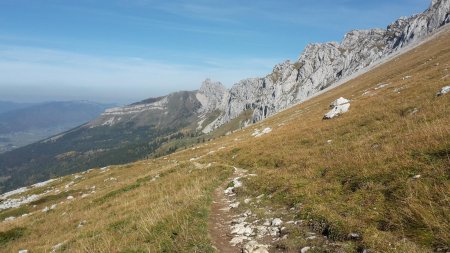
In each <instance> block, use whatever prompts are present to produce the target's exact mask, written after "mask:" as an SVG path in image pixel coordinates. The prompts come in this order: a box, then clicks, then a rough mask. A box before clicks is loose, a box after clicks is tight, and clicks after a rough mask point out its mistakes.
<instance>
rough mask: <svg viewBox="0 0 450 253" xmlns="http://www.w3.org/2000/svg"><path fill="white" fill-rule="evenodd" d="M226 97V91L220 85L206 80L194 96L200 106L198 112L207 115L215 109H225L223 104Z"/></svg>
mask: <svg viewBox="0 0 450 253" xmlns="http://www.w3.org/2000/svg"><path fill="white" fill-rule="evenodd" d="M227 95H228V90H227V88H225V86H223V84H222V83H220V82H213V81H211V79H206V80H205V81H204V82H203V84H202V86H201V87H200V89H199V90H198V92H197V93H196V95H195V96H196V98H197V100H198V101H199V102H200V103H201V104H202V107H201V108H200V110H199V111H200V112H201V113H208V112H212V111H214V110H217V109H222V110H223V109H225V107H224V103H223V102H224V98H225V97H226V96H227Z"/></svg>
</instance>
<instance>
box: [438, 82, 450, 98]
mask: <svg viewBox="0 0 450 253" xmlns="http://www.w3.org/2000/svg"><path fill="white" fill-rule="evenodd" d="M449 92H450V85H448V86H444V87H442V89H441V90H440V91H439V92H438V93H436V96H438V97H439V96H442V95H445V94H447V93H449Z"/></svg>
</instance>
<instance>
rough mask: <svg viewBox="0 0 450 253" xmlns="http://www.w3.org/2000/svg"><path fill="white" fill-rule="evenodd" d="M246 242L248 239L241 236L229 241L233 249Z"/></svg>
mask: <svg viewBox="0 0 450 253" xmlns="http://www.w3.org/2000/svg"><path fill="white" fill-rule="evenodd" d="M246 240H248V237H247V236H244V235H241V236H237V237H234V238H233V239H231V241H230V244H231V246H233V247H234V246H236V245H238V244H240V243H243V242H244V241H246Z"/></svg>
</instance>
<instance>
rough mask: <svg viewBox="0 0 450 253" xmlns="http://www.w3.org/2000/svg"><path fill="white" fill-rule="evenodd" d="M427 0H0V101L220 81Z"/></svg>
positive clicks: (381, 22) (154, 92)
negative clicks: (209, 79)
mask: <svg viewBox="0 0 450 253" xmlns="http://www.w3.org/2000/svg"><path fill="white" fill-rule="evenodd" d="M429 4H430V1H427V0H376V1H375V0H365V1H362V0H296V1H293V0H259V1H248V0H240V1H238V0H216V1H214V0H209V1H207V0H189V1H188V0H171V1H168V0H165V1H164V0H163V1H160V0H107V1H106V0H105V1H102V0H98V1H94V0H77V1H63V0H45V1H44V0H0V100H15V101H45V100H78V99H88V100H94V101H101V102H118V103H128V102H133V101H137V100H140V99H145V98H148V97H153V96H159V95H163V94H166V93H168V92H171V91H177V90H194V89H197V88H198V87H199V86H200V84H201V82H202V81H203V80H204V79H205V78H212V79H214V80H218V81H221V82H222V83H224V84H225V85H226V86H228V87H230V86H231V85H232V84H234V83H236V82H238V81H239V80H241V79H244V78H247V77H256V76H263V75H265V74H268V73H269V72H270V71H271V70H272V68H273V66H274V65H275V64H277V63H279V62H282V61H284V60H286V59H291V60H295V59H297V58H298V56H299V55H300V53H301V51H302V50H303V48H304V47H305V45H306V44H308V43H312V42H326V41H340V40H341V38H342V37H343V35H344V33H345V32H348V31H350V30H352V29H366V28H374V27H380V28H384V27H386V26H387V25H388V24H389V23H391V22H392V21H394V20H395V19H397V18H398V17H400V16H409V15H412V14H414V13H418V12H422V11H423V10H425V9H426V8H427V7H428V5H429Z"/></svg>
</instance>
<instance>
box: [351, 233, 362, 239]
mask: <svg viewBox="0 0 450 253" xmlns="http://www.w3.org/2000/svg"><path fill="white" fill-rule="evenodd" d="M348 238H349V239H350V240H359V239H361V235H359V234H358V233H350V234H349V235H348Z"/></svg>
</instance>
